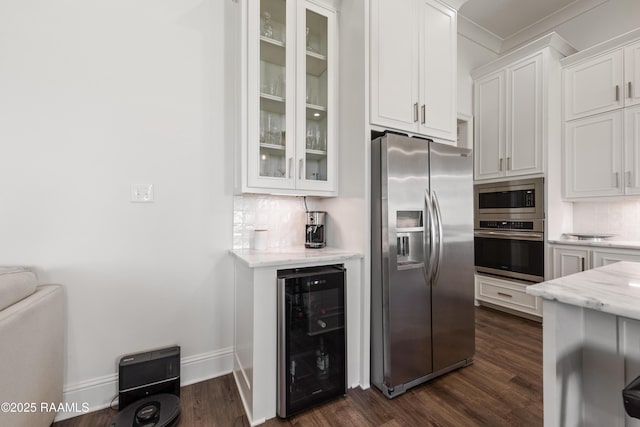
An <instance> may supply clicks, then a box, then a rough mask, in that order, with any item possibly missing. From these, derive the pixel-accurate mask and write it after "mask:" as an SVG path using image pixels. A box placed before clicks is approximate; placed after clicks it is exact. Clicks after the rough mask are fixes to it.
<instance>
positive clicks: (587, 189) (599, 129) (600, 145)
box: [564, 110, 624, 198]
mask: <svg viewBox="0 0 640 427" xmlns="http://www.w3.org/2000/svg"><path fill="white" fill-rule="evenodd" d="M621 169H622V111H620V110H618V111H613V112H608V113H603V114H599V115H596V116H590V117H585V118H582V119H578V120H574V121H571V122H567V123H566V124H565V139H564V183H565V197H567V198H576V197H598V196H615V195H620V194H623V192H624V189H623V182H622V178H623V177H622V170H621Z"/></svg>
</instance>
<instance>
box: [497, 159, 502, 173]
mask: <svg viewBox="0 0 640 427" xmlns="http://www.w3.org/2000/svg"><path fill="white" fill-rule="evenodd" d="M498 170H499V171H500V172H502V157H500V164H499V165H498Z"/></svg>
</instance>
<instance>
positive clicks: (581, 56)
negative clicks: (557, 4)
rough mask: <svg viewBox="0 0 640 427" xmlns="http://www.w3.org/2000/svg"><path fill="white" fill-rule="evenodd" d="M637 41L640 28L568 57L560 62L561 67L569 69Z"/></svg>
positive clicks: (639, 38)
mask: <svg viewBox="0 0 640 427" xmlns="http://www.w3.org/2000/svg"><path fill="white" fill-rule="evenodd" d="M636 40H640V28H636V29H635V30H631V31H629V32H627V33H624V34H622V35H620V36H618V37H614V38H612V39H609V40H606V41H604V42H602V43H598V44H597V45H595V46H591V47H590V48H587V49H584V50H581V51H580V52H578V53H575V54H573V55H571V56H567V57H566V58H564V59H562V60H561V61H560V65H562V67H567V66H569V65H573V64H576V63H578V62H581V61H582V60H585V59H589V58H591V57H593V56H596V55H599V54H601V53H605V52H608V51H610V50H613V49H617V48H619V47H622V46H624V45H627V44H630V43H633V42H635V41H636Z"/></svg>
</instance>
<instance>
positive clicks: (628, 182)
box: [624, 171, 632, 187]
mask: <svg viewBox="0 0 640 427" xmlns="http://www.w3.org/2000/svg"><path fill="white" fill-rule="evenodd" d="M624 175H625V176H626V178H627V187H631V186H632V185H631V171H626V172H625V173H624Z"/></svg>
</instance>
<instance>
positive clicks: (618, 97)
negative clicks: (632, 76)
mask: <svg viewBox="0 0 640 427" xmlns="http://www.w3.org/2000/svg"><path fill="white" fill-rule="evenodd" d="M618 101H620V86H618V85H616V102H618Z"/></svg>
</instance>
